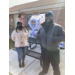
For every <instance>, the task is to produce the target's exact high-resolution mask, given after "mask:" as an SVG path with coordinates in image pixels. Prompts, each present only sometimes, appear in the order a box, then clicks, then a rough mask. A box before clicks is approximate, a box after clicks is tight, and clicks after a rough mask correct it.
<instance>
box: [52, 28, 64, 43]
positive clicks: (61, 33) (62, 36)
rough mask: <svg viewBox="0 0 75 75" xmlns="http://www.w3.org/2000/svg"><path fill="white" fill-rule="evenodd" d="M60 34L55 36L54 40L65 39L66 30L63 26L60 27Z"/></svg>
mask: <svg viewBox="0 0 75 75" xmlns="http://www.w3.org/2000/svg"><path fill="white" fill-rule="evenodd" d="M58 33H59V36H58V37H53V41H54V42H62V41H65V31H64V29H63V28H62V27H59V32H58Z"/></svg>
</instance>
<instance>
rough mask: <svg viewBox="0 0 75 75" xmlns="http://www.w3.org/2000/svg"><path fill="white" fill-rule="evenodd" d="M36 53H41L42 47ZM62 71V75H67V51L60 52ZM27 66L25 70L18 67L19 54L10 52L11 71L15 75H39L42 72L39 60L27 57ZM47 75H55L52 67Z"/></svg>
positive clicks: (36, 49)
mask: <svg viewBox="0 0 75 75" xmlns="http://www.w3.org/2000/svg"><path fill="white" fill-rule="evenodd" d="M34 51H37V52H39V53H40V52H41V50H40V47H39V46H37V48H35V49H34ZM60 61H61V62H60V71H61V75H65V50H60ZM25 64H26V66H25V67H24V68H19V67H18V60H17V52H16V51H14V50H10V51H9V71H10V73H11V74H13V75H38V74H39V72H40V71H42V67H41V66H40V61H39V60H38V59H35V58H32V57H30V56H26V59H25ZM47 75H53V69H52V67H51V66H50V68H49V71H48V73H47Z"/></svg>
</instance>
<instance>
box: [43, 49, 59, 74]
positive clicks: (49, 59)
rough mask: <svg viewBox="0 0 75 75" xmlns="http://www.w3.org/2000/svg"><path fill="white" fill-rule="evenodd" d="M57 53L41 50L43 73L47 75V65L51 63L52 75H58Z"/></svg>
mask: <svg viewBox="0 0 75 75" xmlns="http://www.w3.org/2000/svg"><path fill="white" fill-rule="evenodd" d="M59 54H60V53H59V51H48V50H46V49H44V48H42V59H43V72H44V73H47V72H48V69H49V64H50V63H51V65H52V67H53V70H54V75H60V70H59V63H60V55H59Z"/></svg>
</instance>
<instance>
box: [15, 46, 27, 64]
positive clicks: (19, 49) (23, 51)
mask: <svg viewBox="0 0 75 75" xmlns="http://www.w3.org/2000/svg"><path fill="white" fill-rule="evenodd" d="M15 48H16V51H17V53H18V61H19V64H21V60H22V62H24V60H25V54H26V51H27V46H26V47H15Z"/></svg>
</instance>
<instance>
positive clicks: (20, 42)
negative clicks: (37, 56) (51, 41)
mask: <svg viewBox="0 0 75 75" xmlns="http://www.w3.org/2000/svg"><path fill="white" fill-rule="evenodd" d="M28 37H29V35H28V31H27V30H26V29H24V27H23V26H22V23H21V22H17V27H16V30H14V31H13V32H12V36H11V38H12V40H13V41H14V42H15V48H16V51H17V53H18V61H19V67H20V68H21V67H24V66H25V64H24V60H25V54H26V50H27V46H28ZM21 60H22V64H21Z"/></svg>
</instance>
